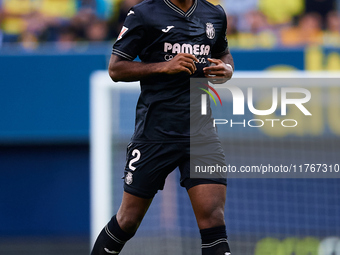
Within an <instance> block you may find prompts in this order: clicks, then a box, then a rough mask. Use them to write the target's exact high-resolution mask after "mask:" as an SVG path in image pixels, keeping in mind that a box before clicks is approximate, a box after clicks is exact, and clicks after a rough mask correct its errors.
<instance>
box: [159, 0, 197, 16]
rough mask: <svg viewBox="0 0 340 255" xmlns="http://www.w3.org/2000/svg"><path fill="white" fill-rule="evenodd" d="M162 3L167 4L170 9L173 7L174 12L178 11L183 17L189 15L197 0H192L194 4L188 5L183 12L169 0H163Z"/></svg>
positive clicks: (194, 8)
mask: <svg viewBox="0 0 340 255" xmlns="http://www.w3.org/2000/svg"><path fill="white" fill-rule="evenodd" d="M163 1H164V3H166V5H167V6H169V7H170V8H171V9H173V10H174V11H175V12H177V13H179V14H180V15H182V16H184V17H189V16H190V15H191V14H192V13H193V12H194V11H195V10H196V7H197V0H194V4H193V5H192V6H191V7H190V9H189V10H188V11H187V12H184V11H183V10H181V9H180V8H178V7H177V6H176V5H174V4H173V3H172V2H171V1H170V0H163Z"/></svg>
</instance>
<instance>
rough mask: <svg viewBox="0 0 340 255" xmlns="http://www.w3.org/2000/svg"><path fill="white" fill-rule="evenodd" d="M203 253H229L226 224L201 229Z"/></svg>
mask: <svg viewBox="0 0 340 255" xmlns="http://www.w3.org/2000/svg"><path fill="white" fill-rule="evenodd" d="M200 233H201V238H202V255H229V254H230V248H229V244H228V240H227V232H226V229H225V226H224V225H223V226H219V227H214V228H207V229H201V230H200Z"/></svg>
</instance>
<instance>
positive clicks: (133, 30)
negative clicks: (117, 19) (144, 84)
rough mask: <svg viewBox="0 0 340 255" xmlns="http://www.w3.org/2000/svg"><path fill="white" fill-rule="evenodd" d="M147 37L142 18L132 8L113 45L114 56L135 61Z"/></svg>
mask: <svg viewBox="0 0 340 255" xmlns="http://www.w3.org/2000/svg"><path fill="white" fill-rule="evenodd" d="M144 37H145V30H144V25H143V23H142V18H141V17H140V16H139V15H137V12H136V11H135V10H134V9H133V8H131V9H130V10H129V12H128V14H127V17H126V19H125V21H124V25H123V27H122V30H121V31H120V33H119V36H118V38H117V40H116V42H115V43H114V45H113V49H112V54H115V55H118V56H120V57H123V58H125V59H127V60H134V59H135V58H136V57H137V55H139V53H140V52H141V50H142V45H143V41H145V39H144Z"/></svg>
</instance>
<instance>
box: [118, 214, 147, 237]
mask: <svg viewBox="0 0 340 255" xmlns="http://www.w3.org/2000/svg"><path fill="white" fill-rule="evenodd" d="M142 218H143V217H139V216H138V215H133V214H131V215H128V214H125V215H121V216H120V217H119V218H118V223H119V226H120V227H121V229H123V230H124V231H125V232H127V233H134V232H136V231H137V229H138V227H139V225H140V223H141V222H142Z"/></svg>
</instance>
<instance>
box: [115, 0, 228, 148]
mask: <svg viewBox="0 0 340 255" xmlns="http://www.w3.org/2000/svg"><path fill="white" fill-rule="evenodd" d="M226 28H227V21H226V14H225V12H224V10H223V8H222V7H221V6H215V5H213V4H211V3H209V2H207V1H205V0H195V1H194V4H193V5H192V7H191V8H190V9H189V10H188V11H187V12H184V11H182V10H181V9H180V8H178V7H177V6H176V5H174V4H173V3H172V2H170V0H145V1H143V2H142V3H140V4H138V5H136V6H134V7H133V8H131V9H130V11H129V12H128V14H127V17H126V20H125V22H124V25H123V28H122V30H121V32H120V35H119V37H118V38H117V41H116V42H115V44H114V45H113V51H112V53H113V54H116V55H118V56H120V57H122V58H124V59H127V60H134V59H135V58H136V57H137V56H139V58H140V59H141V61H142V62H145V63H156V62H163V61H169V60H171V59H172V58H173V57H174V56H175V55H176V54H178V53H190V54H193V55H195V56H196V57H197V59H198V60H199V63H196V67H197V71H196V72H195V73H194V74H193V75H191V76H190V75H189V74H187V73H185V72H181V73H178V74H175V75H167V74H162V75H155V76H152V77H148V78H144V79H142V80H141V81H140V83H141V94H140V97H139V100H138V103H137V107H136V126H135V132H134V135H133V137H132V141H133V142H166V141H169V142H183V141H184V142H187V141H189V139H190V119H189V118H190V99H189V92H190V78H191V77H204V74H203V68H204V67H206V66H209V63H208V60H207V58H211V57H212V58H219V57H220V56H222V55H224V54H226V52H227V50H228V43H227V40H226ZM208 118H210V121H209V123H208V124H207V125H210V126H211V128H212V121H211V116H210V117H209V116H208Z"/></svg>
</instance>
